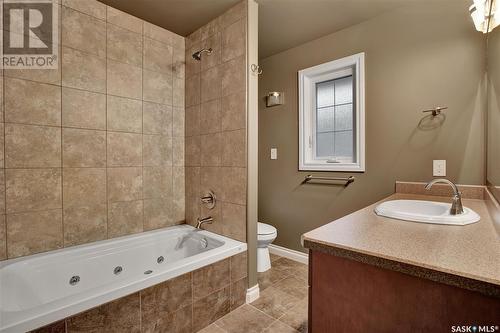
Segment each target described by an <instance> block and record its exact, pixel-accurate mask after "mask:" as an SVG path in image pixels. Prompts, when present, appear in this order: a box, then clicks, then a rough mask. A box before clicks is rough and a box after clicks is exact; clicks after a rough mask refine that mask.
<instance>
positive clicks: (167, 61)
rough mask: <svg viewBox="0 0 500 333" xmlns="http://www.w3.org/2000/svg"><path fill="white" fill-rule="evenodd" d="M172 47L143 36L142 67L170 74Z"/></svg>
mask: <svg viewBox="0 0 500 333" xmlns="http://www.w3.org/2000/svg"><path fill="white" fill-rule="evenodd" d="M172 61H173V49H172V47H171V46H169V45H167V44H164V43H160V42H158V41H156V40H154V39H151V38H147V37H144V58H143V68H144V69H148V70H150V71H153V72H161V73H165V74H168V75H172Z"/></svg>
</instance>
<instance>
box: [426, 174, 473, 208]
mask: <svg viewBox="0 0 500 333" xmlns="http://www.w3.org/2000/svg"><path fill="white" fill-rule="evenodd" d="M437 183H443V184H448V185H450V186H451V188H452V189H453V198H452V199H453V201H452V203H451V209H450V214H451V215H459V214H463V212H464V207H463V205H462V192H460V190H459V189H458V186H457V185H456V184H455V183H453V182H452V181H450V180H448V179H446V178H437V179H433V180H431V181H430V182H428V183H427V184H426V185H425V189H426V190H430V189H431V187H432V186H433V185H434V184H437Z"/></svg>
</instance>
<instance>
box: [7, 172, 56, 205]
mask: <svg viewBox="0 0 500 333" xmlns="http://www.w3.org/2000/svg"><path fill="white" fill-rule="evenodd" d="M5 182H6V209H7V213H17V212H26V211H36V210H38V211H40V210H51V209H56V208H61V207H62V196H61V192H62V191H61V188H62V180H61V169H7V170H5Z"/></svg>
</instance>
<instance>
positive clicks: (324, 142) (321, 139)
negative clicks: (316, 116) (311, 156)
mask: <svg viewBox="0 0 500 333" xmlns="http://www.w3.org/2000/svg"><path fill="white" fill-rule="evenodd" d="M334 135H335V133H334V132H326V133H318V134H317V142H316V155H317V156H318V157H329V156H333V155H334V151H333V150H334V143H333V141H334Z"/></svg>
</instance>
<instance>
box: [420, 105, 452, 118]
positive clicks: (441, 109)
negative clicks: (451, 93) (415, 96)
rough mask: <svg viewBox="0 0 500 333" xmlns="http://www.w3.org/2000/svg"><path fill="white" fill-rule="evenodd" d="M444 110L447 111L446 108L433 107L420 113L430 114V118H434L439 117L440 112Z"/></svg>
mask: <svg viewBox="0 0 500 333" xmlns="http://www.w3.org/2000/svg"><path fill="white" fill-rule="evenodd" d="M446 109H448V107H447V106H438V107H435V108H434V109H429V110H424V111H422V112H423V113H426V112H432V116H433V117H435V116H437V115H440V114H441V111H443V110H446Z"/></svg>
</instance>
